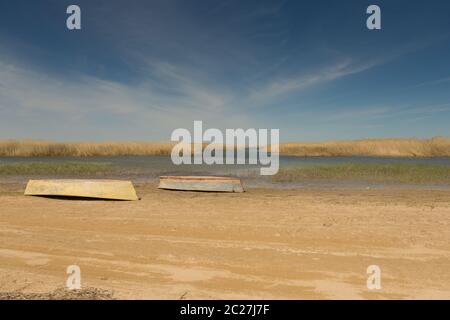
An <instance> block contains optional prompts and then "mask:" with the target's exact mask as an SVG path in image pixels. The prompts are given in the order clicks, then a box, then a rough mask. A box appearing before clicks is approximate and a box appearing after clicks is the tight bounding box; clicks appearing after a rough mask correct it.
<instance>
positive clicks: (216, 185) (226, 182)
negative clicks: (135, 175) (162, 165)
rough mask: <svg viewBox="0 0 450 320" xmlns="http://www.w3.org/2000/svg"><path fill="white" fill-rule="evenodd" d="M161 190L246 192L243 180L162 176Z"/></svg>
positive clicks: (160, 178) (160, 181)
mask: <svg viewBox="0 0 450 320" xmlns="http://www.w3.org/2000/svg"><path fill="white" fill-rule="evenodd" d="M158 188H159V189H168V190H184V191H210V192H244V188H243V187H242V183H241V180H240V179H238V178H233V177H209V176H161V177H159V186H158Z"/></svg>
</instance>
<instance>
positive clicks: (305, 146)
mask: <svg viewBox="0 0 450 320" xmlns="http://www.w3.org/2000/svg"><path fill="white" fill-rule="evenodd" d="M280 153H281V154H284V155H292V156H301V157H342V156H369V157H370V156H378V157H382V156H385V157H450V138H445V137H435V138H432V139H365V140H347V141H326V142H292V143H284V144H281V145H280Z"/></svg>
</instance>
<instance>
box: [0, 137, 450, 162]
mask: <svg viewBox="0 0 450 320" xmlns="http://www.w3.org/2000/svg"><path fill="white" fill-rule="evenodd" d="M174 144H175V143H169V142H114V141H112V142H53V141H38V140H0V157H11V156H15V157H43V156H45V157H64V156H67V157H68V156H74V157H92V156H130V155H146V156H148V155H160V156H167V155H170V153H171V151H172V147H173V146H174ZM280 154H282V155H290V156H300V157H341V156H368V157H376V156H378V157H450V138H446V137H435V138H432V139H365V140H342V141H325V142H291V143H283V144H280Z"/></svg>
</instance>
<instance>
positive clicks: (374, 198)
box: [0, 184, 450, 300]
mask: <svg viewBox="0 0 450 320" xmlns="http://www.w3.org/2000/svg"><path fill="white" fill-rule="evenodd" d="M155 187H156V185H155V184H142V185H137V186H136V190H137V192H138V194H139V196H140V197H141V198H142V200H141V201H136V202H114V201H112V202H111V201H83V200H59V199H48V198H39V197H25V196H23V195H22V194H21V193H20V192H21V190H20V189H18V186H16V187H14V186H7V185H4V184H0V212H1V214H0V233H1V234H2V235H3V239H2V242H1V244H0V271H1V272H0V274H1V275H2V276H1V277H0V292H3V293H5V292H11V291H18V292H21V293H24V294H26V293H36V292H40V293H46V292H47V293H48V292H53V291H54V290H57V289H58V288H61V287H63V286H64V284H65V281H66V274H65V270H66V268H67V266H68V265H72V264H76V265H79V266H80V268H81V273H82V287H83V288H99V289H101V290H108V292H114V298H118V299H179V298H180V297H186V299H194V300H195V299H401V298H411V299H420V298H425V299H449V298H450V291H449V289H448V288H449V287H450V271H449V270H448V268H447V267H446V266H448V265H449V263H450V250H449V249H448V243H449V242H450V235H449V234H448V232H447V231H448V229H449V228H450V218H449V217H450V206H449V204H450V200H449V197H448V191H443V190H412V189H389V190H383V189H381V190H374V189H371V190H347V189H320V190H317V189H249V190H248V191H247V192H245V193H242V194H217V193H196V192H173V191H164V190H158V189H155ZM275 222H276V223H275ZM373 264H376V265H379V266H380V267H381V269H382V275H383V278H382V289H381V290H376V291H370V290H368V289H367V288H366V279H367V274H366V268H367V266H369V265H373Z"/></svg>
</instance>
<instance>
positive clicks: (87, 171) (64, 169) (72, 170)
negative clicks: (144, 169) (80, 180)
mask: <svg viewBox="0 0 450 320" xmlns="http://www.w3.org/2000/svg"><path fill="white" fill-rule="evenodd" d="M113 171H114V168H113V167H112V166H111V164H109V163H107V162H75V161H64V162H31V163H20V162H18V163H8V164H0V175H27V174H36V175H39V174H42V175H48V174H52V175H99V174H107V173H112V172H113Z"/></svg>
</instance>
